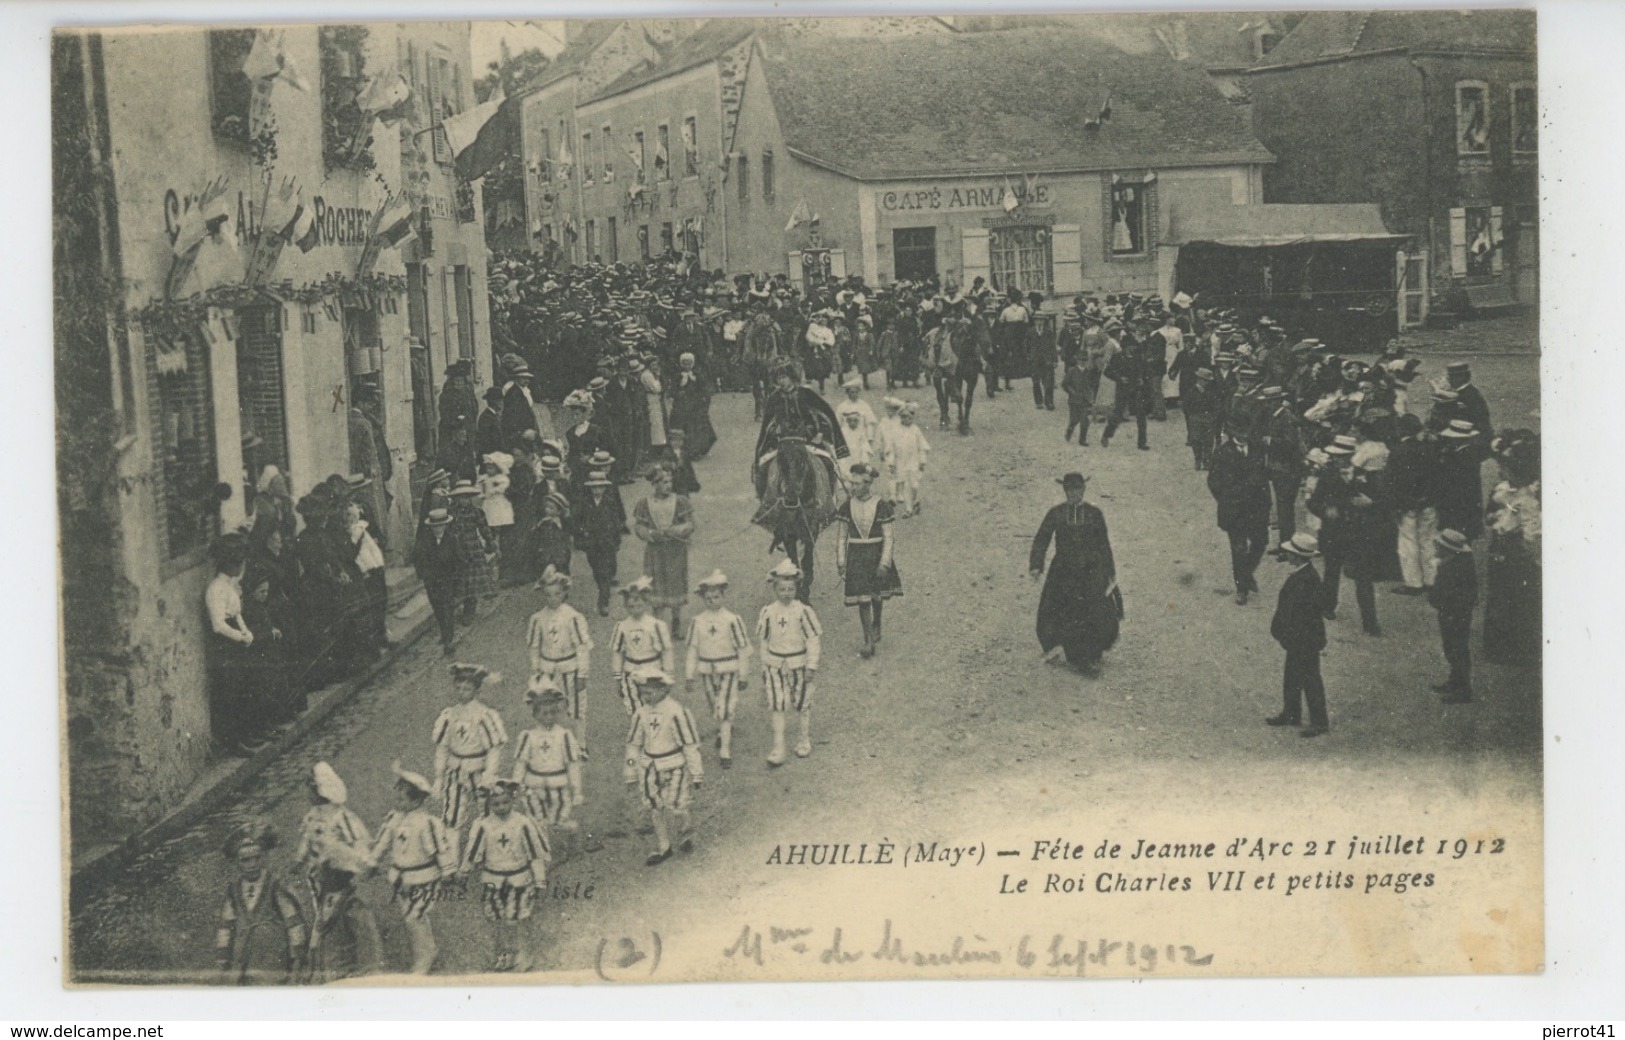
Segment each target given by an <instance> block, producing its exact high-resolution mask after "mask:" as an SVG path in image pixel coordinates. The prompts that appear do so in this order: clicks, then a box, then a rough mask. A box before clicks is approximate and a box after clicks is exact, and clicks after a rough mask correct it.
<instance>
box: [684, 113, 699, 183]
mask: <svg viewBox="0 0 1625 1040" xmlns="http://www.w3.org/2000/svg"><path fill="white" fill-rule="evenodd" d="M699 175H700V125H699V121H698V120H696V119H695V118H694V117H693V116H689V117H688V118H687V119H684V120H683V176H684V177H698V176H699Z"/></svg>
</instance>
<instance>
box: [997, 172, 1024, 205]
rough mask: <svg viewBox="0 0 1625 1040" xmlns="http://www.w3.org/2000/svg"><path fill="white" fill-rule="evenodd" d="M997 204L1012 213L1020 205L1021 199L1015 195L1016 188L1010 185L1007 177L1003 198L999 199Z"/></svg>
mask: <svg viewBox="0 0 1625 1040" xmlns="http://www.w3.org/2000/svg"><path fill="white" fill-rule="evenodd" d="M999 205H1000V206H1002V207H1003V208H1004V211H1005V212H1006V213H1014V212H1015V211H1016V210H1017V209H1018V208H1019V207H1020V206H1021V200H1020V199H1019V198H1017V197H1016V190H1015V189H1014V188H1012V187H1010V181H1009V179H1008V178H1006V179H1005V182H1004V198H1002V199H1001V200H1000V201H999Z"/></svg>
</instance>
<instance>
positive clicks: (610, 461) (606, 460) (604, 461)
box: [587, 448, 615, 469]
mask: <svg viewBox="0 0 1625 1040" xmlns="http://www.w3.org/2000/svg"><path fill="white" fill-rule="evenodd" d="M587 465H588V466H589V467H591V468H593V469H608V468H609V467H611V466H613V465H615V456H613V455H611V454H610V453H609V452H607V451H605V450H604V449H603V448H599V449H598V450H597V451H595V452H593V453H592V455H591V456H589V457H588V459H587Z"/></svg>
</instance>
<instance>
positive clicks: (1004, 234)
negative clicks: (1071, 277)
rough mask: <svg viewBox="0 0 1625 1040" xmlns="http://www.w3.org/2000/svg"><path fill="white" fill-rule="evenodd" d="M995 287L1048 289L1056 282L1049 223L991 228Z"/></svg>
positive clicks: (990, 255)
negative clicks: (1040, 225)
mask: <svg viewBox="0 0 1625 1040" xmlns="http://www.w3.org/2000/svg"><path fill="white" fill-rule="evenodd" d="M987 244H988V260H989V262H990V263H991V266H992V277H993V288H994V289H995V290H997V291H999V292H1009V291H1010V290H1011V289H1020V290H1021V291H1022V292H1024V293H1025V292H1041V293H1048V292H1049V289H1050V286H1051V285H1052V284H1053V283H1054V281H1055V278H1054V274H1053V262H1052V258H1051V253H1050V231H1049V228H1047V227H1001V228H994V229H992V230H991V231H989V232H988V242H987Z"/></svg>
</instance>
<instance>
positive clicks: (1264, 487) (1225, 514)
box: [1207, 426, 1270, 605]
mask: <svg viewBox="0 0 1625 1040" xmlns="http://www.w3.org/2000/svg"><path fill="white" fill-rule="evenodd" d="M1250 440H1251V438H1250V437H1249V435H1248V433H1247V429H1246V428H1245V427H1239V426H1238V427H1237V428H1236V429H1235V430H1234V432H1233V433H1231V435H1230V439H1229V440H1228V441H1226V442H1225V443H1224V444H1223V445H1222V446H1221V447H1220V448H1219V450H1218V451H1217V452H1215V453H1214V455H1213V463H1212V467H1211V468H1210V469H1209V470H1208V474H1207V489H1208V491H1209V492H1211V493H1212V495H1213V499H1214V501H1215V502H1216V503H1217V504H1218V523H1219V530H1221V531H1223V532H1224V533H1225V534H1226V535H1228V536H1229V538H1230V569H1231V573H1232V575H1233V576H1234V578H1235V581H1236V603H1237V604H1238V605H1241V604H1245V603H1246V602H1247V594H1248V593H1250V592H1257V591H1258V581H1257V580H1256V578H1255V577H1254V574H1255V572H1256V571H1257V570H1258V561H1259V560H1261V559H1263V558H1264V547H1265V546H1266V545H1268V544H1269V537H1270V478H1269V471H1268V470H1267V469H1266V468H1265V458H1264V452H1262V451H1260V450H1258V449H1257V448H1256V447H1254V446H1253V445H1252V444H1251V443H1250Z"/></svg>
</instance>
